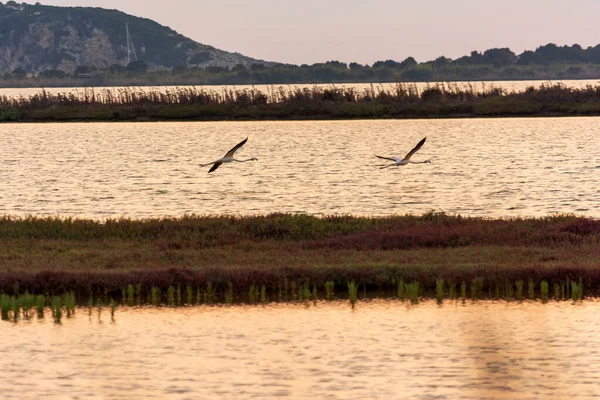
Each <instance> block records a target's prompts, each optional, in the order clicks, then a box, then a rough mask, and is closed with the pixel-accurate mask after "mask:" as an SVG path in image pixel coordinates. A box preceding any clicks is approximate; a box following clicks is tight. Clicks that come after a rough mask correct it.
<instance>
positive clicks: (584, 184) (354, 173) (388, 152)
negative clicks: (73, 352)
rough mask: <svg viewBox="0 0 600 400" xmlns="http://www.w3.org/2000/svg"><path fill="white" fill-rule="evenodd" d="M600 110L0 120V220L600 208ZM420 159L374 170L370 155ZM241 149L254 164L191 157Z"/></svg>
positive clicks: (529, 212) (536, 212)
mask: <svg viewBox="0 0 600 400" xmlns="http://www.w3.org/2000/svg"><path fill="white" fill-rule="evenodd" d="M599 121H600V118H598V117H589V118H512V119H451V120H450V119H448V120H359V121H287V122H284V121H280V122H277V121H263V122H168V123H167V122H165V123H162V122H161V123H68V124H59V123H57V124H49V123H46V124H2V125H0V140H1V141H2V146H1V147H0V181H2V182H6V183H10V184H6V185H4V186H3V190H2V191H0V214H13V215H30V214H34V215H56V214H59V215H62V216H77V217H92V218H100V219H102V218H106V217H118V216H121V215H125V216H131V217H148V216H155V217H163V216H165V215H170V216H180V215H183V214H185V213H196V214H221V213H236V214H256V213H270V212H305V213H309V214H315V215H323V214H336V213H340V214H356V215H366V216H382V215H389V214H405V213H415V214H420V213H423V212H427V211H431V210H443V211H446V212H448V213H460V214H463V215H472V216H492V217H498V216H513V217H514V216H541V215H547V214H549V213H553V212H558V213H577V214H584V215H588V216H593V217H598V216H600V189H599V187H600V159H599V158H598V157H597V155H598V154H600V141H598V140H597V138H598V137H599V136H600V123H599ZM425 136H426V137H427V142H426V143H425V145H424V146H423V148H422V149H421V150H420V151H419V152H417V153H416V154H415V155H414V156H413V159H414V160H415V161H419V160H425V159H431V160H432V164H419V165H408V166H405V167H401V168H387V169H383V170H382V169H379V167H380V166H381V165H385V163H382V162H381V161H382V160H379V159H377V158H376V157H375V154H379V155H384V156H392V155H396V156H398V155H399V156H402V155H404V154H406V152H407V151H408V150H409V149H411V148H412V147H413V146H414V144H415V143H416V142H417V141H418V140H420V139H421V138H423V137H425ZM245 137H249V139H248V142H247V144H246V145H245V146H244V147H243V148H242V149H240V150H239V154H237V153H236V156H239V157H240V158H249V157H257V158H258V160H259V161H256V162H251V163H250V162H249V163H243V164H237V163H235V165H231V164H229V165H223V166H222V167H220V168H219V169H218V170H217V171H215V172H214V173H211V174H208V173H207V172H208V169H209V167H206V168H200V167H199V166H198V164H199V163H205V162H209V161H212V160H214V159H216V158H218V157H221V156H222V155H223V154H224V153H225V152H226V151H227V150H229V149H230V148H231V147H232V146H233V145H234V144H235V143H238V142H239V141H240V140H241V139H243V138H245Z"/></svg>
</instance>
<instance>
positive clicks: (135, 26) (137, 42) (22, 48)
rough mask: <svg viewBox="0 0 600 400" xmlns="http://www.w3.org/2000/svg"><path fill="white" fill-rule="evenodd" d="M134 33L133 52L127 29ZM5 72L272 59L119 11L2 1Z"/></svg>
mask: <svg viewBox="0 0 600 400" xmlns="http://www.w3.org/2000/svg"><path fill="white" fill-rule="evenodd" d="M126 26H127V27H128V30H129V36H130V39H131V41H130V51H129V54H128V46H127V30H126ZM0 52H1V54H2V57H1V58H0V72H2V73H6V72H13V71H15V70H19V71H22V72H25V73H34V74H35V73H38V72H40V71H48V70H58V71H63V72H65V73H68V74H72V73H73V72H74V71H75V70H76V69H77V67H81V66H88V67H91V68H92V69H104V68H108V67H111V66H121V67H124V66H127V65H128V62H129V61H135V60H139V61H143V62H144V63H145V64H147V65H148V67H149V68H150V69H170V68H173V67H176V66H185V67H193V66H196V67H210V66H218V67H228V68H231V67H233V66H235V65H238V64H242V65H246V66H250V65H252V64H259V65H270V64H272V63H268V62H265V61H263V60H257V59H253V58H250V57H246V56H244V55H241V54H239V53H229V52H226V51H223V50H219V49H216V48H214V47H212V46H209V45H205V44H201V43H198V42H195V41H194V40H191V39H189V38H187V37H185V36H183V35H180V34H179V33H177V32H175V31H174V30H172V29H170V28H169V27H166V26H163V25H160V24H158V23H156V22H154V21H152V20H149V19H146V18H139V17H135V16H132V15H129V14H125V13H123V12H121V11H117V10H106V9H102V8H93V7H55V6H45V5H41V4H39V3H36V4H35V5H29V4H25V3H22V4H18V3H16V2H14V1H9V2H7V3H6V4H2V3H0Z"/></svg>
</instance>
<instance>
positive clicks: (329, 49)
mask: <svg viewBox="0 0 600 400" xmlns="http://www.w3.org/2000/svg"><path fill="white" fill-rule="evenodd" d="M41 3H42V4H45V5H57V6H87V7H102V8H109V9H118V10H121V11H123V12H126V13H128V14H133V15H136V16H140V17H145V18H150V19H152V20H155V21H156V22H158V23H160V24H162V25H166V26H169V27H170V28H172V29H174V30H176V31H177V32H179V33H181V34H183V35H185V36H187V37H189V38H191V39H194V40H196V41H197V42H200V43H204V44H209V45H212V46H214V47H217V48H219V49H222V50H226V51H232V52H239V53H242V54H244V55H246V56H250V57H254V58H259V59H264V60H267V61H278V62H284V63H292V64H313V63H316V62H325V61H330V60H338V61H343V62H352V61H355V62H358V63H361V64H372V63H373V62H375V61H378V60H387V59H393V60H397V61H401V60H403V59H405V58H406V57H409V56H412V57H414V58H415V59H416V60H417V61H428V60H432V59H434V58H436V57H438V56H441V55H443V56H446V57H449V58H453V59H454V58H458V57H460V56H463V55H467V54H470V52H471V51H472V50H477V51H484V50H486V49H489V48H493V47H509V48H510V49H511V50H513V51H514V52H516V53H521V52H523V51H524V50H534V49H535V48H536V47H538V46H540V45H543V44H547V43H555V44H557V45H561V46H562V45H572V44H574V43H578V44H580V45H581V46H583V47H584V48H585V47H587V46H595V45H596V44H599V43H600V24H598V17H599V16H600V1H599V0H571V1H565V0H503V1H483V0H452V1H447V0H410V1H405V0H368V1H367V0H303V1H294V2H293V1H287V0H254V1H247V0H214V1H206V0H205V1H202V0H170V1H153V0H47V1H41Z"/></svg>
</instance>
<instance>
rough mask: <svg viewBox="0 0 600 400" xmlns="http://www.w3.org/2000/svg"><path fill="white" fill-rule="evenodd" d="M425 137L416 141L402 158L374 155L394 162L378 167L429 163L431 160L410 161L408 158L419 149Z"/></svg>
mask: <svg viewBox="0 0 600 400" xmlns="http://www.w3.org/2000/svg"><path fill="white" fill-rule="evenodd" d="M425 139H427V137H424V138H423V139H422V140H421V141H420V142H419V143H417V145H416V146H415V148H414V149H412V150H411V151H409V152H408V154H407V155H405V156H404V158H396V157H382V156H378V155H375V157H378V158H381V159H383V160H390V161H393V162H394V164H389V165H385V166H383V167H380V168H381V169H383V168H388V167H401V166H403V165H406V164H425V163H431V160H425V161H412V160H411V159H410V157H412V155H413V154H415V153H416V152H417V151H419V149H420V148H421V147H423V144H424V143H425Z"/></svg>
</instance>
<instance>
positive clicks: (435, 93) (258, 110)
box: [0, 82, 600, 120]
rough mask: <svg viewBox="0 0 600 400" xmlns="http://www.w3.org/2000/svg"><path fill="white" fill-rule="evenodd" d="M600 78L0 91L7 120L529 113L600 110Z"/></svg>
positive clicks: (370, 116)
mask: <svg viewBox="0 0 600 400" xmlns="http://www.w3.org/2000/svg"><path fill="white" fill-rule="evenodd" d="M599 98H600V85H588V86H586V87H583V88H570V87H567V86H565V85H562V84H544V85H542V86H541V87H538V88H535V87H530V88H527V89H526V90H524V91H519V92H517V91H509V90H505V89H502V88H498V87H493V86H491V87H490V86H488V87H485V86H483V87H477V86H476V85H472V84H459V83H437V84H431V85H429V86H427V87H425V88H423V89H419V88H418V87H417V86H416V84H412V83H403V82H400V83H397V84H396V85H395V86H394V87H391V88H389V87H384V86H370V87H367V88H365V89H362V90H358V89H356V88H353V87H346V86H343V87H336V86H334V85H330V86H311V87H293V88H292V87H284V86H279V87H271V88H270V89H268V90H266V91H261V90H258V89H254V88H252V89H233V88H222V89H219V90H212V89H205V88H196V87H177V88H169V89H166V90H159V89H142V88H134V87H127V88H115V89H112V88H102V89H93V88H90V89H82V90H79V89H78V90H73V91H70V92H64V93H50V92H47V91H45V90H42V91H40V92H39V93H36V94H34V95H30V96H27V97H25V96H19V97H8V96H0V109H2V110H3V112H2V114H0V117H2V119H3V120H19V119H30V120H51V119H54V120H57V119H58V120H60V119H74V118H84V119H86V118H87V119H107V120H109V119H125V120H126V119H133V118H136V117H141V116H144V117H146V118H148V117H154V118H157V119H186V118H196V119H197V118H205V119H209V118H210V119H230V118H236V117H237V118H286V117H289V118H292V117H294V118H298V117H304V118H307V117H320V118H324V117H329V118H378V117H379V118H382V117H403V116H411V117H423V116H444V115H489V116H494V115H528V114H536V113H537V114H543V113H548V112H561V113H563V114H569V113H571V114H573V113H579V114H590V113H596V114H597V113H598V112H599V108H598V99H599Z"/></svg>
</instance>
